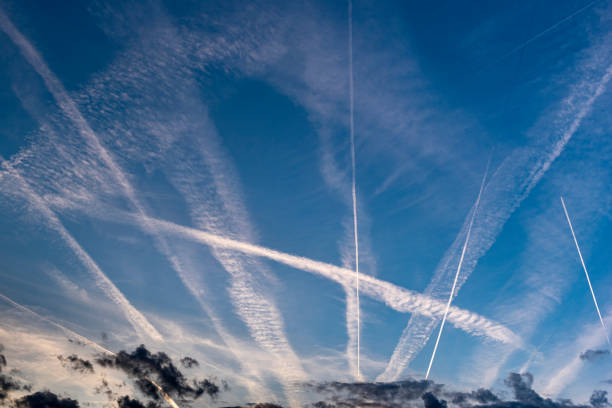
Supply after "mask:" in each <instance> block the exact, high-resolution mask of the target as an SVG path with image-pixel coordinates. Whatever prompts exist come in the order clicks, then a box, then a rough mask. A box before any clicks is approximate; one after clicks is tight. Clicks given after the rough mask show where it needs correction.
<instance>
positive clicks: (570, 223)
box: [559, 197, 612, 348]
mask: <svg viewBox="0 0 612 408" xmlns="http://www.w3.org/2000/svg"><path fill="white" fill-rule="evenodd" d="M559 198H560V199H561V205H562V206H563V212H565V218H566V219H567V224H568V225H569V227H570V231H571V232H572V238H574V244H576V250H577V251H578V257H579V258H580V263H581V264H582V269H584V275H585V276H586V279H587V283H588V284H589V289H590V290H591V296H593V303H595V309H596V310H597V316H599V321H600V322H601V327H603V329H604V334H605V336H606V340H607V342H608V347H610V348H612V345H610V337H609V336H608V328H607V327H606V324H605V323H604V319H603V317H602V316H601V312H600V311H599V305H598V304H597V298H596V297H595V292H594V291H593V285H591V279H590V278H589V272H588V271H587V267H586V265H585V263H584V259H583V258H582V252H581V251H580V246H579V245H578V240H577V239H576V234H575V233H574V227H573V226H572V220H570V216H569V214H568V212H567V207H566V206H565V201H564V200H563V197H559Z"/></svg>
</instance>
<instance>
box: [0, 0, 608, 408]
mask: <svg viewBox="0 0 612 408" xmlns="http://www.w3.org/2000/svg"><path fill="white" fill-rule="evenodd" d="M0 7H1V10H0V23H1V24H0V28H1V30H0V110H1V111H0V117H2V126H0V138H1V139H0V154H1V155H2V157H3V160H4V161H5V162H4V164H3V167H2V172H1V173H0V206H1V207H0V208H1V216H0V225H1V226H2V231H4V233H3V234H2V238H0V239H1V245H0V261H1V264H2V265H3V267H2V270H1V271H0V282H1V285H0V286H1V287H2V290H1V293H2V294H4V295H5V296H8V297H9V298H11V299H13V300H14V301H16V302H18V303H20V304H22V305H24V306H27V307H29V308H31V309H32V310H34V311H36V312H37V313H39V314H40V315H42V316H46V317H48V318H49V319H52V320H53V321H55V322H57V323H60V324H62V325H65V326H66V327H69V328H70V329H72V330H74V331H76V332H79V333H80V334H82V335H84V336H87V337H89V338H91V339H92V340H94V341H96V342H102V341H104V342H105V344H104V345H105V346H107V347H110V348H112V349H114V350H119V349H122V348H132V347H134V346H135V345H137V344H140V343H143V342H144V343H146V344H148V345H150V347H151V348H152V349H154V350H165V351H167V352H168V353H169V354H171V355H175V356H180V355H182V354H186V353H187V354H189V353H190V355H194V356H196V357H197V358H198V359H199V360H201V361H205V362H207V364H208V365H207V364H202V366H201V367H200V370H201V371H202V372H203V373H205V374H206V375H216V376H218V377H220V378H226V379H228V381H229V382H230V383H233V384H235V387H234V388H233V389H232V391H231V392H230V393H229V394H228V395H226V396H225V397H224V398H226V401H229V402H235V401H245V400H251V401H252V400H254V399H255V398H257V395H256V390H255V389H254V388H253V387H251V388H249V381H255V382H256V383H259V384H260V385H261V386H262V387H263V388H264V389H266V390H270V392H274V393H275V395H276V396H277V398H278V401H286V400H289V401H291V400H292V398H294V397H295V395H293V394H292V393H293V391H292V389H293V388H292V386H291V383H292V382H296V381H297V382H300V381H308V380H314V381H322V380H332V379H333V380H345V381H351V380H354V379H355V362H356V360H355V359H356V345H355V341H356V337H355V333H356V332H355V330H352V329H351V327H352V328H353V329H354V328H355V327H356V326H355V320H354V319H355V313H354V312H355V311H356V308H355V307H356V304H355V299H354V295H355V292H354V290H355V289H354V287H353V286H352V284H353V282H354V281H353V280H352V279H353V277H352V276H351V275H348V274H347V275H345V276H346V277H347V278H346V279H348V280H346V281H344V284H339V283H338V282H334V281H333V280H330V278H329V275H328V276H322V275H317V274H316V273H315V274H313V273H311V272H312V271H306V270H304V269H307V268H303V267H299V266H296V265H292V264H286V263H282V262H281V263H279V262H276V261H275V260H273V259H269V257H268V258H266V257H258V256H254V255H253V254H252V253H248V251H247V253H244V252H240V251H237V250H236V249H235V248H234V249H232V248H227V247H223V248H222V247H219V246H215V245H212V246H211V244H210V242H208V243H206V242H204V243H203V242H197V239H194V238H193V235H189V236H188V235H186V234H185V233H183V232H181V231H184V230H180V228H179V227H178V226H183V227H189V228H192V230H190V231H192V232H194V233H195V231H196V230H202V231H205V232H208V233H211V234H213V235H214V236H215V237H223V238H230V239H232V240H234V241H239V242H243V243H248V244H257V245H261V246H263V247H266V248H269V249H273V250H276V251H280V252H283V253H285V254H289V255H297V256H302V257H306V258H309V259H311V260H315V261H321V262H324V263H327V264H330V265H337V266H343V267H345V268H346V269H347V270H346V271H345V272H347V273H348V272H349V271H348V270H354V267H355V265H354V244H353V218H352V217H353V214H352V197H351V171H352V170H351V160H350V154H351V145H350V143H349V141H350V138H349V58H348V56H349V48H348V16H347V4H346V3H345V2H265V1H261V2H259V1H258V2H226V1H222V2H212V1H211V2H195V1H194V2H178V3H177V2H163V1H151V2H103V1H93V2H87V1H85V2H83V1H81V2H76V1H74V2H61V3H60V4H52V3H50V2H37V1H26V2H16V1H15V2H14V1H2V2H0ZM611 17H612V14H611V11H610V10H609V9H608V8H607V4H606V2H603V1H599V2H597V1H595V2H587V1H577V0H576V1H561V2H550V1H541V2H527V1H519V2H486V1H473V2H469V4H466V3H459V2H451V1H440V2H434V3H432V2H384V3H380V2H369V1H355V2H354V3H353V20H352V22H353V67H354V68H353V69H354V71H353V74H354V103H355V111H354V123H355V128H354V131H355V156H356V170H355V171H356V180H357V182H356V193H357V218H358V224H359V243H360V270H361V273H362V274H367V275H371V276H374V277H376V279H378V280H379V281H377V282H380V281H383V282H390V283H392V284H394V285H397V287H401V288H405V289H407V290H409V291H411V293H414V294H424V295H425V297H424V302H425V303H423V304H411V306H410V307H413V308H414V309H410V311H413V312H414V313H412V314H411V313H406V312H405V311H402V310H394V307H389V302H391V301H390V300H389V297H390V296H392V294H390V293H389V292H386V291H383V292H384V293H382V294H380V295H378V296H379V297H376V296H374V295H372V294H371V293H367V292H366V293H363V294H362V295H361V297H360V307H361V309H360V310H361V348H360V351H361V353H360V354H361V359H360V361H361V371H362V374H363V379H364V380H379V381H392V380H398V379H402V378H408V377H415V378H421V377H423V376H424V375H425V371H426V369H427V366H428V363H429V361H430V358H431V354H432V350H433V347H434V341H435V338H436V335H437V333H438V327H439V323H440V321H441V318H442V316H441V314H440V313H439V312H435V313H434V315H435V319H432V318H431V313H432V312H431V310H432V309H431V308H432V307H433V306H432V305H433V304H434V303H435V302H436V301H437V302H438V303H435V304H441V305H445V304H446V301H447V300H448V297H449V293H450V290H451V286H452V283H453V278H454V276H455V271H456V270H457V265H458V262H459V259H460V254H461V248H462V246H463V244H464V242H465V239H466V233H467V229H468V226H469V224H470V219H471V216H472V212H473V211H476V213H475V216H474V224H473V228H472V230H471V233H470V239H469V241H468V244H467V250H466V254H465V259H464V262H463V264H462V268H461V273H460V275H459V279H458V288H457V291H456V292H455V295H456V297H455V299H454V300H453V305H454V306H457V307H458V308H460V309H461V310H460V311H458V312H457V313H459V315H458V316H459V317H458V319H462V318H463V317H461V316H467V313H475V314H477V315H479V316H482V317H483V318H486V319H489V320H490V324H491V325H497V326H495V327H498V328H499V327H501V328H502V329H504V330H507V332H508V333H510V332H512V333H514V336H515V339H518V338H520V339H521V341H522V344H520V343H521V342H518V341H511V340H508V341H506V342H505V343H504V341H503V340H502V341H500V338H495V335H494V333H493V331H492V329H491V330H489V329H483V327H484V326H478V324H476V323H474V322H473V321H471V320H470V321H468V320H469V319H468V320H466V321H467V323H465V325H464V326H463V327H461V324H458V323H457V321H456V320H449V321H447V323H448V324H447V325H446V326H445V330H444V332H443V334H442V337H441V341H440V345H439V348H438V353H437V356H436V359H435V361H434V364H433V367H432V371H431V378H433V379H435V380H436V381H440V382H444V383H447V384H453V385H455V386H456V387H458V388H461V387H466V388H469V387H472V388H475V387H480V386H487V387H488V386H491V387H493V388H494V389H495V388H496V387H501V386H502V383H503V381H502V380H503V379H504V378H505V376H506V375H507V373H508V372H510V371H520V370H527V371H529V372H531V373H533V375H534V378H535V382H534V388H535V389H536V390H537V391H538V392H540V393H542V394H544V395H548V396H554V397H570V398H573V399H575V400H577V401H585V400H586V399H587V398H588V395H589V394H590V392H591V391H592V390H593V389H594V388H601V389H606V387H608V388H609V387H610V385H609V384H608V385H606V384H604V383H602V381H605V380H609V377H610V372H609V370H607V369H606V367H608V368H609V358H608V359H607V360H608V361H606V360H605V359H602V360H598V361H583V360H581V359H580V358H579V357H578V356H579V355H580V353H582V352H584V351H585V350H587V349H592V350H596V349H602V350H603V349H607V344H606V340H605V336H604V330H603V328H602V327H601V324H600V321H599V318H598V316H597V314H596V311H595V307H594V304H593V300H592V298H591V294H590V292H589V289H588V286H587V282H586V279H585V275H584V272H583V271H582V268H581V265H580V263H579V259H578V254H577V252H576V248H575V246H574V244H573V241H572V237H571V234H570V230H569V227H568V225H567V222H566V219H565V216H564V213H563V209H562V207H561V203H560V200H559V197H560V196H561V195H562V196H564V197H565V199H566V204H567V207H568V211H569V213H570V216H571V217H572V221H573V222H574V228H575V232H576V235H577V238H578V241H579V243H580V244H581V249H582V251H583V255H584V259H585V262H586V265H587V267H588V268H589V272H590V277H591V280H592V284H593V288H594V291H595V294H596V295H597V296H598V301H599V306H600V308H601V312H602V315H603V317H604V323H605V322H606V320H605V319H606V318H607V319H608V320H607V322H608V326H610V325H612V320H610V318H609V316H611V313H612V304H611V303H610V301H609V299H610V294H611V293H612V277H611V275H610V273H609V267H608V265H609V264H610V261H611V260H612V259H611V258H610V252H609V250H608V246H609V243H610V240H611V239H612V223H611V222H610V211H611V208H612V207H611V206H612V194H611V193H610V188H609V186H610V185H611V184H610V183H611V182H612V173H611V171H610V170H611V169H610V166H609V162H610V159H611V158H612V157H611V156H612V144H611V143H610V140H612V139H611V138H610V129H611V126H610V125H611V124H612V123H610V119H609V117H610V116H609V108H610V106H611V105H610V104H611V102H612V99H611V98H612V94H611V93H610V91H609V90H608V81H609V79H610V77H609V76H610V75H612V54H611V50H612V37H611V35H612V34H611V32H610V28H611ZM483 177H486V179H485V185H484V190H483V193H482V197H481V200H480V204H479V206H478V207H476V206H475V202H476V198H477V196H478V193H479V187H480V183H481V180H482V178H483ZM161 221H165V222H170V223H172V224H171V225H168V224H167V223H166V224H163V225H162V224H160V222H161ZM321 273H323V274H325V273H326V272H321ZM349 278H350V279H349ZM102 281H104V282H106V283H102V284H101V283H100V282H102ZM111 286H112V288H111ZM347 293H348V297H347ZM383 301H386V302H387V304H385V302H383ZM427 302H430V303H427ZM431 302H434V303H431ZM391 303H392V302H391ZM391 306H392V305H391ZM1 307H2V309H1V310H2V314H1V317H0V343H1V344H4V346H5V354H6V355H7V356H10V357H11V361H14V362H15V363H14V365H15V366H16V367H17V366H19V368H20V369H22V371H23V372H24V375H29V376H30V381H32V382H34V383H35V384H41V385H46V384H49V386H51V385H54V386H56V387H59V388H62V387H65V388H66V389H67V390H72V391H73V392H77V393H81V394H82V395H85V396H86V395H87V392H88V391H87V390H88V387H87V384H84V385H83V386H82V387H81V388H79V387H77V388H74V387H75V386H74V385H73V382H71V381H72V379H71V378H70V376H68V374H67V373H65V372H64V371H62V370H63V368H62V367H61V366H60V365H59V363H58V362H57V361H55V359H54V358H49V355H51V356H53V355H54V354H53V353H55V351H53V350H54V348H58V349H62V348H66V347H68V346H69V345H68V344H66V342H65V341H64V340H63V339H64V337H65V334H64V333H62V332H58V331H57V328H56V327H53V326H50V325H49V324H48V323H45V322H44V321H41V320H40V319H37V318H35V317H33V315H31V314H27V313H24V312H23V311H18V310H17V309H14V308H13V307H12V306H11V305H10V304H8V303H6V304H5V303H2V305H1ZM395 309H398V307H395ZM417 309H418V310H417ZM347 310H348V311H349V312H348V314H347ZM415 310H416V311H415ZM134 313H136V314H138V315H139V316H141V318H142V319H141V320H139V319H137V318H136V319H135V318H134V316H135V315H134ZM461 313H464V314H461ZM130 316H131V318H130ZM456 316H457V315H456ZM449 319H450V318H449ZM465 319H467V317H466V318H465ZM143 321H144V322H146V324H143V323H142V322H143ZM138 322H140V323H138ZM487 327H488V326H487ZM14 332H17V333H18V336H14V335H13V333H14ZM102 332H104V333H106V334H107V335H108V336H107V337H106V338H105V340H102V339H101V333H102ZM402 333H404V335H402ZM400 338H401V339H402V340H401V341H400ZM25 344H33V345H36V344H38V345H40V349H39V350H37V349H36V347H34V346H27V347H26V346H24V345H25ZM394 351H395V353H394ZM64 352H65V351H64ZM44 356H46V357H44ZM392 356H394V357H393V358H392ZM45 358H47V359H48V361H46V360H45ZM54 372H57V373H62V374H61V375H53V373H54ZM92 381H93V380H92ZM292 395H293V396H292ZM91 398H93V397H91Z"/></svg>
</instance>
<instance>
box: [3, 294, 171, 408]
mask: <svg viewBox="0 0 612 408" xmlns="http://www.w3.org/2000/svg"><path fill="white" fill-rule="evenodd" d="M0 299H3V300H4V301H6V302H7V303H9V304H11V305H12V306H14V307H15V308H16V309H19V310H21V311H22V312H26V313H29V314H31V315H33V316H35V317H37V318H39V319H40V320H42V321H45V322H47V323H49V324H51V325H52V326H55V327H57V328H58V329H60V330H61V331H63V332H64V333H66V334H68V335H69V336H72V337H74V338H76V339H77V340H78V341H80V342H82V343H85V344H88V345H90V346H92V347H93V348H95V349H96V350H98V351H101V352H103V353H107V354H110V355H112V356H117V354H115V353H113V352H112V351H110V350H109V349H107V348H105V347H102V346H101V345H99V344H98V343H96V342H95V341H93V340H91V339H88V338H87V337H85V336H81V335H80V334H78V333H77V332H75V331H72V330H70V329H69V328H67V327H65V326H62V325H61V324H59V323H57V322H55V321H53V320H51V319H49V318H47V317H44V316H41V315H39V314H38V313H36V312H35V311H33V310H32V309H30V308H28V307H25V306H23V305H21V304H19V303H17V302H15V301H14V300H13V299H11V298H9V297H8V296H5V295H3V294H2V293H0ZM145 378H146V379H147V381H149V382H150V383H151V384H152V385H153V386H154V387H155V388H156V389H157V390H158V391H159V392H160V394H161V395H162V396H163V397H164V399H165V400H166V402H167V403H168V404H169V405H170V406H171V407H172V408H179V406H178V405H177V403H176V402H174V400H173V399H172V398H171V397H170V395H168V394H167V393H166V392H165V391H164V389H163V388H162V387H161V386H160V385H159V384H157V383H156V382H155V381H153V380H152V379H150V378H148V377H145Z"/></svg>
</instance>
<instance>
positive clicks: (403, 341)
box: [377, 65, 612, 381]
mask: <svg viewBox="0 0 612 408" xmlns="http://www.w3.org/2000/svg"><path fill="white" fill-rule="evenodd" d="M610 79H612V65H609V66H608V67H607V68H606V71H605V73H604V74H603V76H602V77H601V79H600V80H599V82H598V83H597V84H596V88H595V91H594V92H593V94H592V95H591V96H589V97H588V99H587V100H586V101H584V103H581V104H577V103H576V102H575V101H576V100H580V99H581V98H583V97H584V95H583V94H582V92H577V93H576V92H574V93H571V94H570V95H569V97H568V98H566V101H565V104H566V105H568V108H567V109H568V110H570V111H571V110H574V109H575V110H577V113H576V115H575V116H574V118H573V119H571V121H570V123H569V125H568V126H567V128H562V129H563V130H562V134H561V135H560V137H559V139H558V140H557V141H556V142H554V144H553V145H552V146H551V148H550V151H549V152H548V153H547V154H546V155H545V156H544V157H537V156H534V155H533V154H531V153H529V154H525V155H524V154H523V153H522V152H521V153H517V154H512V155H511V156H510V157H508V158H507V159H505V160H504V162H503V163H502V164H501V166H500V167H499V168H498V170H497V171H496V172H495V174H493V175H492V178H491V183H492V184H491V189H492V190H493V191H495V189H500V188H501V185H503V183H507V182H508V181H507V180H512V178H513V177H514V174H513V173H509V170H511V171H512V172H514V171H517V170H520V171H522V169H521V168H516V167H513V164H512V162H513V161H518V162H522V161H526V160H528V159H529V160H533V161H535V163H536V164H535V165H534V166H532V167H531V169H530V170H529V174H528V175H527V176H526V177H524V178H521V180H523V179H524V181H523V182H520V183H519V182H518V181H514V182H512V183H513V185H511V186H510V187H505V186H504V187H503V188H504V189H510V192H511V193H512V196H511V197H509V198H506V197H503V201H505V202H507V203H509V205H506V206H499V205H498V204H496V206H495V208H489V209H488V210H487V212H488V213H490V214H489V215H488V217H492V215H491V214H494V215H495V217H494V218H493V219H494V221H493V222H492V223H489V226H487V228H486V229H484V230H482V229H481V232H480V234H481V235H482V236H479V237H478V238H479V241H480V243H479V244H478V245H479V246H480V249H479V250H478V253H477V254H476V256H475V258H473V261H477V260H478V259H479V258H480V257H481V256H483V255H484V254H485V253H486V251H488V249H489V248H490V247H491V245H493V243H494V242H495V239H496V237H497V235H499V232H500V231H501V228H502V227H503V225H504V224H505V222H506V221H507V220H508V218H509V217H510V215H511V214H512V213H513V212H514V211H515V209H516V208H518V207H519V206H520V204H521V203H522V202H523V200H524V199H525V198H527V196H529V194H530V192H531V190H532V189H533V188H534V187H535V186H536V185H537V184H538V182H539V181H540V179H541V178H542V177H543V176H544V174H545V173H546V172H547V171H548V169H549V168H550V167H551V165H552V163H554V161H555V160H556V159H557V158H558V157H559V156H560V155H561V153H562V152H563V150H564V148H565V146H566V145H567V144H568V143H569V141H570V140H571V138H572V137H573V135H574V133H575V132H576V131H577V130H578V128H579V127H580V126H581V124H582V121H583V120H584V118H585V117H586V116H587V115H588V114H589V113H590V112H591V109H592V107H593V104H594V103H595V101H596V100H597V98H599V97H600V96H601V95H602V94H603V93H604V91H605V90H606V86H607V84H608V82H610ZM579 85H580V86H581V87H584V86H585V84H584V82H582V83H580V84H579ZM587 85H589V86H588V88H589V92H590V88H591V86H590V83H589V84H587ZM562 112H563V116H564V117H565V116H567V113H566V110H565V109H564V110H563V111H562ZM539 150H540V149H538V150H537V151H535V150H534V151H535V152H539ZM535 155H540V153H535ZM493 194H494V195H495V193H493ZM500 199H502V198H500ZM492 202H495V203H498V200H493V201H492ZM489 207H491V206H489ZM466 221H467V220H466ZM459 242H460V241H459V236H458V237H457V238H456V240H455V243H453V245H452V246H451V248H450V250H453V248H455V246H456V245H457V246H458V245H459ZM453 251H454V250H453ZM453 253H454V252H453ZM453 256H454V255H453ZM444 259H447V258H446V257H445V258H444ZM447 260H448V261H450V259H447ZM445 265H446V263H445V264H444V266H443V267H441V268H439V269H438V270H437V271H436V275H435V277H434V279H435V278H438V277H439V278H440V279H441V278H442V277H443V275H442V274H443V273H444V272H445V271H446V266H445ZM466 268H470V267H469V266H467V265H466ZM472 269H473V268H472ZM468 272H469V271H468ZM459 283H461V282H459ZM436 285H439V282H438V283H436V282H435V281H434V280H432V282H431V283H430V284H429V286H428V290H429V291H430V292H433V291H435V290H436V289H437V287H436ZM413 320H414V323H413ZM434 329H435V325H434V322H432V321H431V320H427V319H424V320H421V321H418V320H417V319H414V317H411V318H410V322H409V323H408V325H407V326H406V328H405V329H404V332H403V333H402V336H401V337H400V340H399V341H398V343H397V346H396V347H395V350H394V351H393V355H392V357H391V359H390V360H389V363H388V364H387V367H386V368H385V371H384V372H383V373H382V374H380V375H379V376H378V379H377V380H378V381H394V380H397V378H399V376H400V374H401V373H402V372H403V370H404V369H405V368H406V366H407V365H408V363H409V362H410V361H411V360H412V359H413V358H414V356H415V355H416V354H417V353H418V352H419V351H420V350H422V348H423V347H424V346H425V344H426V343H427V341H428V340H429V338H430V336H431V334H432V333H433V331H434ZM415 332H416V333H417V334H418V335H417V336H416V337H415V336H414V333H415Z"/></svg>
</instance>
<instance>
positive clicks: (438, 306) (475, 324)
mask: <svg viewBox="0 0 612 408" xmlns="http://www.w3.org/2000/svg"><path fill="white" fill-rule="evenodd" d="M137 217H138V215H133V214H132V215H130V214H124V215H123V216H122V217H121V216H119V215H117V216H116V217H115V220H119V219H120V218H122V219H123V220H124V221H126V222H138V221H137V220H136V219H135V218H137ZM148 222H152V223H155V224H156V226H157V228H159V229H160V230H162V231H165V232H167V233H169V234H174V235H177V236H180V237H183V238H185V239H189V240H194V241H196V242H201V243H203V244H205V245H209V246H212V247H216V248H221V249H225V250H231V251H237V252H240V253H244V254H248V255H252V256H257V257H262V258H267V259H270V260H273V261H276V262H279V263H282V264H285V265H288V266H291V267H294V268H296V269H300V270H303V271H306V272H310V273H314V274H317V275H321V276H324V277H326V278H328V279H330V280H333V281H335V282H338V283H340V284H341V285H346V286H349V287H354V285H355V280H354V276H355V274H354V271H352V270H350V269H347V268H343V267H340V266H336V265H331V264H327V263H324V262H320V261H315V260H312V259H309V258H305V257H301V256H297V255H291V254H287V253H283V252H280V251H276V250H273V249H269V248H266V247H262V246H259V245H255V244H251V243H248V242H242V241H237V240H234V239H231V238H226V237H222V236H219V235H216V234H212V233H209V232H206V231H202V230H198V229H194V228H190V227H185V226H181V225H178V224H175V223H172V222H169V221H164V220H159V219H153V218H150V219H149V220H148ZM361 284H362V290H363V293H364V294H366V295H368V296H370V297H372V298H374V299H377V300H379V301H381V302H383V303H385V304H386V305H387V306H389V307H390V308H392V309H394V310H397V311H399V312H403V313H417V314H420V315H424V316H428V317H441V316H442V315H443V314H444V311H445V309H446V304H445V303H444V302H442V301H439V300H435V299H433V298H431V297H429V296H427V295H422V294H420V293H416V292H413V291H411V290H408V289H404V288H401V287H398V286H396V285H394V284H392V283H389V282H385V281H382V280H380V279H377V278H374V277H372V276H368V275H364V276H362V281H361ZM448 321H449V322H451V323H452V324H453V325H454V326H455V327H457V328H459V329H462V330H464V331H466V332H468V333H471V334H474V335H479V336H485V337H488V338H490V339H492V340H496V341H501V342H503V343H507V344H513V345H515V346H517V347H524V346H525V345H524V344H523V342H522V341H521V339H520V338H519V337H518V336H516V334H514V333H513V332H512V331H511V330H509V329H508V328H506V327H504V326H502V325H500V324H498V323H495V322H493V321H491V320H488V319H487V318H485V317H482V316H480V315H478V314H476V313H473V312H469V311H467V310H464V309H461V308H458V307H456V306H451V308H450V309H449V312H448Z"/></svg>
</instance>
